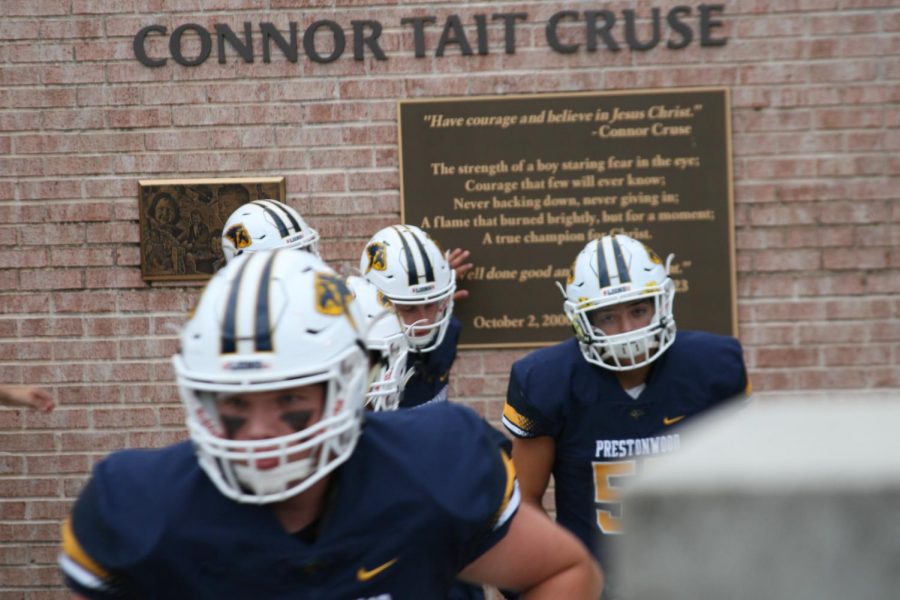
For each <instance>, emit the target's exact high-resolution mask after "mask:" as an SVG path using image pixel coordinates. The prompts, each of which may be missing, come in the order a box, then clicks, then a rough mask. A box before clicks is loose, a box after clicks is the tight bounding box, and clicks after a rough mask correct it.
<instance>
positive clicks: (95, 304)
mask: <svg viewBox="0 0 900 600" xmlns="http://www.w3.org/2000/svg"><path fill="white" fill-rule="evenodd" d="M51 300H52V302H53V306H54V309H55V312H59V313H67V312H87V313H105V312H110V313H113V312H115V310H116V294H115V293H113V292H86V291H80V292H59V293H55V294H52V296H51Z"/></svg>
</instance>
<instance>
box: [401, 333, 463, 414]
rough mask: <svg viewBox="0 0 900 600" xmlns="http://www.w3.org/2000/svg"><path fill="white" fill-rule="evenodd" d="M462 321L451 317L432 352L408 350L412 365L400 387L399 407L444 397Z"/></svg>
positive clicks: (420, 403) (411, 405)
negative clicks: (441, 339)
mask: <svg viewBox="0 0 900 600" xmlns="http://www.w3.org/2000/svg"><path fill="white" fill-rule="evenodd" d="M461 330H462V323H460V322H459V319H457V318H456V317H450V324H449V325H448V326H447V333H446V335H445V336H444V339H443V341H441V344H440V346H438V347H437V348H435V349H434V350H432V351H431V352H425V353H419V352H410V353H409V359H408V360H409V361H410V366H411V367H412V368H413V369H415V371H414V372H413V376H412V377H410V379H409V381H408V382H407V383H406V387H404V388H403V397H402V398H400V408H412V407H414V406H420V405H422V404H426V403H428V402H434V401H440V400H447V390H448V386H449V385H450V367H452V366H453V361H455V360H456V345H457V343H458V342H459V332H460V331H461Z"/></svg>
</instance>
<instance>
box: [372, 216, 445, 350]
mask: <svg viewBox="0 0 900 600" xmlns="http://www.w3.org/2000/svg"><path fill="white" fill-rule="evenodd" d="M359 271H360V273H362V274H363V277H365V278H366V279H368V280H369V281H371V282H372V283H374V284H375V286H376V287H377V288H378V289H380V290H381V292H382V293H383V294H384V295H385V296H387V298H388V300H390V301H391V302H392V303H394V305H395V306H401V305H427V304H437V314H436V316H435V318H434V319H433V320H432V322H431V323H427V322H423V321H417V322H416V323H404V322H403V319H402V318H401V323H402V325H403V326H404V328H405V333H406V339H407V340H408V341H409V345H410V348H411V349H412V350H413V351H414V352H430V351H431V350H434V349H435V348H437V347H438V346H440V344H441V342H442V341H444V335H445V334H446V333H447V327H449V325H450V317H451V316H452V315H453V294H454V292H456V273H455V272H454V271H453V269H451V268H450V263H449V262H448V260H447V255H446V254H444V253H443V252H442V251H441V249H440V248H439V247H438V245H437V244H436V243H435V242H434V240H432V239H431V237H430V236H429V235H428V234H427V233H425V232H424V231H422V230H421V229H419V228H418V227H415V226H414V225H392V226H391V227H385V228H384V229H382V230H381V231H379V232H378V233H376V234H375V235H373V236H372V239H370V240H369V242H368V243H367V244H366V249H365V250H363V253H362V257H361V258H360V262H359Z"/></svg>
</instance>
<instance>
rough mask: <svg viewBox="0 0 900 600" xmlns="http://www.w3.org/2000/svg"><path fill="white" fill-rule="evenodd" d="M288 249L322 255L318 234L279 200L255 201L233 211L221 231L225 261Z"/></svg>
mask: <svg viewBox="0 0 900 600" xmlns="http://www.w3.org/2000/svg"><path fill="white" fill-rule="evenodd" d="M278 248H287V249H291V250H305V251H307V252H310V253H312V254H314V255H315V256H319V233H318V232H317V231H316V230H315V229H313V228H312V227H310V226H309V225H307V224H306V221H304V220H303V217H301V216H300V213H298V212H297V211H296V210H294V209H293V208H291V207H290V206H288V205H287V204H284V203H283V202H279V201H278V200H254V201H253V202H248V203H247V204H244V205H243V206H241V207H240V208H238V209H237V210H236V211H234V212H233V213H232V214H231V216H230V217H228V221H227V222H226V223H225V226H224V227H223V229H222V253H223V254H224V255H225V260H226V261H231V259H233V258H234V257H235V256H240V255H241V254H245V253H251V252H259V251H261V250H275V249H278Z"/></svg>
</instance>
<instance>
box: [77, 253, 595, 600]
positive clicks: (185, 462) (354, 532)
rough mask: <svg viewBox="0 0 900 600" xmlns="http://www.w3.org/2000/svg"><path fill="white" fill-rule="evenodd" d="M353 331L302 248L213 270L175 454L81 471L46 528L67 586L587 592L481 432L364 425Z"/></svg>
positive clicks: (343, 290)
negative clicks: (58, 544) (461, 585)
mask: <svg viewBox="0 0 900 600" xmlns="http://www.w3.org/2000/svg"><path fill="white" fill-rule="evenodd" d="M363 318H364V317H363V315H362V314H361V313H360V311H359V308H358V307H357V306H356V303H355V301H354V300H353V297H352V294H351V293H350V291H349V290H348V289H347V287H346V284H345V282H344V280H343V279H342V278H341V277H339V276H338V275H336V274H335V273H334V272H333V271H332V270H331V269H330V268H329V267H328V266H326V265H325V263H324V262H322V261H321V260H320V259H318V258H316V257H315V256H313V255H312V254H311V253H307V252H290V251H285V250H276V251H273V252H256V253H248V254H245V255H243V256H240V257H237V258H236V259H235V260H232V261H231V262H230V263H229V264H228V265H227V266H226V267H225V268H223V269H221V270H220V271H219V272H218V273H217V274H216V275H215V276H214V277H213V278H212V279H211V280H210V282H209V284H208V285H207V287H206V289H205V291H204V293H203V295H202V297H201V299H200V302H199V304H198V306H197V309H196V311H195V312H194V315H193V317H192V318H191V320H190V321H189V322H188V323H187V324H186V325H185V326H184V328H183V330H182V333H181V337H180V342H181V347H180V352H179V353H178V354H177V355H176V356H175V357H173V363H174V368H175V376H176V380H177V382H178V386H179V390H180V394H181V399H182V401H183V403H184V407H185V411H186V419H187V427H188V432H189V434H190V441H186V442H182V443H178V444H175V445H173V446H169V447H167V448H162V449H142V450H125V451H120V452H115V453H113V454H112V455H110V456H109V457H108V458H107V459H105V460H103V461H101V462H100V463H98V465H97V466H96V467H95V469H94V472H93V475H92V477H91V479H90V481H89V482H88V483H87V485H86V486H85V488H84V489H83V490H82V492H81V494H80V496H79V498H78V500H77V501H76V502H75V505H74V507H73V509H72V512H71V514H70V516H69V518H68V519H67V520H66V522H65V524H64V527H63V550H62V553H61V555H60V565H61V567H62V569H63V572H64V575H65V580H66V583H67V585H68V586H69V587H70V588H71V589H72V590H74V591H75V592H76V594H79V595H83V596H88V597H92V598H107V597H122V596H125V597H147V598H251V597H252V598H310V599H313V598H316V599H318V598H354V599H360V598H363V599H369V600H376V599H377V600H387V599H390V598H395V599H400V598H436V599H437V598H442V597H443V596H444V594H445V593H446V590H447V589H448V587H449V586H450V584H451V583H452V582H453V580H454V577H456V574H457V573H460V576H461V577H464V578H466V579H470V580H472V581H484V582H488V583H491V584H494V585H504V586H507V587H512V588H516V589H520V590H523V591H525V592H526V593H527V594H529V595H530V596H531V597H533V598H591V597H595V596H596V594H598V593H599V587H600V585H602V578H601V575H600V571H599V570H598V569H597V568H596V565H594V563H593V561H591V559H590V557H589V556H588V554H587V552H585V550H584V548H583V547H582V546H581V545H580V544H579V543H578V541H577V540H576V539H575V538H574V537H573V536H571V534H569V533H568V532H566V531H564V530H563V529H562V528H559V527H557V526H556V525H555V524H553V523H552V522H551V521H550V520H549V519H546V518H545V517H544V516H543V515H541V514H540V512H539V511H537V510H536V509H534V508H533V507H526V506H524V505H523V506H520V503H519V493H518V486H517V483H516V479H515V471H514V469H513V466H512V461H511V459H509V458H508V457H507V455H506V454H505V450H504V441H505V438H503V437H502V436H501V435H500V434H499V432H497V431H496V430H493V429H491V428H490V427H488V426H487V425H485V424H484V423H483V421H482V420H481V419H480V418H478V417H477V416H476V415H475V413H474V412H472V411H471V410H469V409H467V408H464V407H460V406H457V405H451V404H450V403H439V404H435V405H433V406H429V407H426V408H423V409H422V410H419V411H392V412H377V413H368V412H366V411H364V409H363V402H364V398H365V393H366V387H367V377H368V374H369V370H370V369H369V360H368V356H367V352H366V350H365V346H364V344H363V342H362V341H361V339H360V331H359V329H358V328H359V326H360V324H361V323H362V322H363ZM364 417H365V424H364V421H363V420H364Z"/></svg>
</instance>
